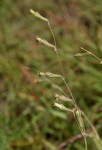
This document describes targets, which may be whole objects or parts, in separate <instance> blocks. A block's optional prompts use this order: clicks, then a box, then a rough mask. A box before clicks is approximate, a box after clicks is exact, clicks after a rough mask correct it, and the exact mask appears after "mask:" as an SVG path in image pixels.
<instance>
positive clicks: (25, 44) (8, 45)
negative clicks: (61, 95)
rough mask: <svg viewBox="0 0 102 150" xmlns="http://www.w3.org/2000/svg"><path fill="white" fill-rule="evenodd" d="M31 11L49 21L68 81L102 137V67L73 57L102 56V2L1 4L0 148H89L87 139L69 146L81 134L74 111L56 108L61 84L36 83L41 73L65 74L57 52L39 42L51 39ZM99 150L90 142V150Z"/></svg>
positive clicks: (3, 0)
mask: <svg viewBox="0 0 102 150" xmlns="http://www.w3.org/2000/svg"><path fill="white" fill-rule="evenodd" d="M31 8H32V9H33V10H35V11H37V12H39V13H40V14H41V15H42V16H44V17H46V18H48V19H49V21H50V24H51V26H52V29H53V32H54V34H55V37H56V42H57V47H58V50H59V55H60V59H61V62H62V64H63V69H64V72H65V77H66V81H67V83H68V85H69V86H70V88H71V90H72V93H73V95H74V97H75V99H76V102H77V103H78V105H79V106H80V108H81V109H82V110H83V111H84V112H85V114H86V115H87V116H88V118H89V119H90V121H91V122H92V124H93V125H94V126H95V128H96V129H97V131H98V133H99V135H100V137H101V138H102V65H101V64H99V61H98V60H97V59H95V58H94V57H92V56H89V55H87V56H83V57H80V58H79V57H78V58H76V57H75V56H74V55H75V54H76V53H79V52H83V51H82V50H81V49H80V47H84V48H86V49H87V50H89V51H91V52H92V53H94V54H95V55H97V56H98V57H100V58H102V1H101V0H48V1H46V0H37V1H36V0H24V1H21V0H0V150H54V149H55V148H56V149H58V150H59V149H63V150H85V148H84V140H83V138H80V140H78V139H77V140H76V142H72V143H71V142H69V143H67V142H65V141H66V140H68V139H70V138H72V139H73V137H75V136H76V137H77V136H78V135H79V134H80V130H79V129H78V126H77V123H76V121H75V119H74V117H73V115H72V114H71V113H69V112H66V111H61V110H59V109H58V108H56V107H53V103H54V96H53V95H54V93H57V92H58V90H57V89H54V88H53V87H52V85H53V84H58V85H59V87H61V88H62V89H63V90H64V91H66V89H65V85H64V84H63V82H62V81H61V80H59V79H54V80H51V83H49V82H47V81H43V82H41V83H37V82H36V80H37V79H38V72H39V71H42V72H53V73H57V74H60V72H61V71H60V67H59V64H58V59H57V58H56V55H55V53H54V51H53V50H52V49H50V48H48V47H46V46H44V45H40V44H39V43H37V42H36V36H37V35H39V37H42V38H44V39H47V41H49V42H50V43H53V38H52V36H51V33H50V31H49V29H48V26H47V24H46V23H45V22H43V21H41V20H39V19H36V18H35V17H34V16H33V15H32V14H30V12H29V9H31ZM66 106H68V104H66ZM85 124H86V127H87V129H90V127H89V125H88V124H87V123H85ZM63 142H65V143H66V144H65V147H64V148H59V146H60V147H61V145H60V144H61V143H63ZM62 147H63V146H62ZM99 147H100V146H99V144H98V142H97V141H96V140H95V139H94V138H88V148H89V149H91V150H96V149H99Z"/></svg>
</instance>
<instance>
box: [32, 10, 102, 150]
mask: <svg viewBox="0 0 102 150" xmlns="http://www.w3.org/2000/svg"><path fill="white" fill-rule="evenodd" d="M30 13H31V14H33V15H34V16H35V17H36V18H39V19H40V20H42V21H44V22H46V23H47V25H48V27H49V29H50V32H51V34H52V36H53V40H54V45H53V44H51V43H49V42H48V41H47V40H45V39H42V38H40V37H39V36H37V37H36V40H37V41H38V42H39V43H41V44H43V45H45V46H47V47H49V48H52V49H53V50H54V51H55V54H56V56H57V59H58V62H59V66H60V69H61V74H54V73H51V72H39V76H40V78H47V79H48V80H49V81H50V79H51V78H59V79H61V80H62V81H63V82H64V84H65V86H66V88H67V90H68V93H69V95H68V94H67V93H65V92H64V91H63V90H62V89H61V88H60V87H59V86H58V85H55V84H53V87H54V88H57V89H58V90H60V91H61V92H63V95H62V94H61V95H60V94H58V93H55V94H54V98H55V102H54V106H55V107H58V108H59V109H61V110H65V111H68V112H70V113H72V114H73V116H74V118H75V120H76V122H77V125H78V127H79V129H80V132H81V134H82V136H83V138H84V143H85V150H88V144H87V137H91V138H93V139H94V141H95V144H96V147H97V149H98V150H101V148H102V142H101V139H100V137H99V135H98V133H97V130H96V128H95V127H94V126H93V124H92V123H91V122H90V120H89V119H88V117H87V116H86V115H85V113H84V112H83V110H81V108H79V106H78V104H77V103H76V101H75V98H74V96H73V94H72V91H71V89H70V87H69V85H68V84H67V82H66V79H65V75H64V71H63V66H62V63H61V60H60V57H59V53H58V49H57V46H56V39H55V36H54V33H53V30H52V28H51V26H50V22H49V20H48V19H47V18H45V17H43V16H42V15H40V14H39V13H38V12H35V11H34V10H32V9H30ZM81 49H82V50H83V51H84V53H77V54H75V56H76V57H81V56H85V55H91V56H93V57H95V58H96V59H98V61H99V63H100V64H102V59H100V58H99V57H97V56H96V55H95V54H93V53H92V52H90V51H88V50H86V49H84V48H82V47H81ZM59 101H66V102H68V103H70V104H71V105H72V107H73V108H67V107H66V106H64V105H63V104H61V103H59ZM85 121H86V122H87V123H88V124H89V126H90V128H91V132H90V133H88V132H87V131H86V129H85V123H84V122H85Z"/></svg>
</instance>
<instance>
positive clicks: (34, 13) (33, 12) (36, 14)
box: [29, 9, 48, 22]
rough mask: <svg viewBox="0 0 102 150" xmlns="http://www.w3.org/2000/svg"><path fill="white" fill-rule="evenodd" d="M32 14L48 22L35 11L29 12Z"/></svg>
mask: <svg viewBox="0 0 102 150" xmlns="http://www.w3.org/2000/svg"><path fill="white" fill-rule="evenodd" d="M29 11H30V13H31V14H33V15H34V16H35V17H36V18H39V19H41V20H43V21H46V22H48V19H46V18H45V17H43V16H41V15H40V14H39V13H38V12H35V11H34V10H33V9H30V10H29Z"/></svg>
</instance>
